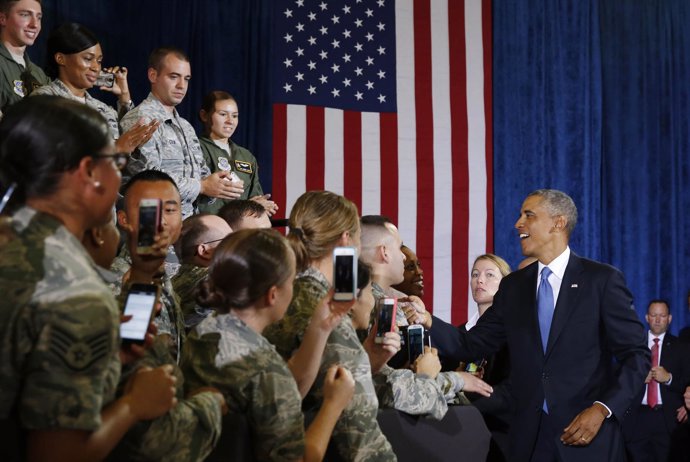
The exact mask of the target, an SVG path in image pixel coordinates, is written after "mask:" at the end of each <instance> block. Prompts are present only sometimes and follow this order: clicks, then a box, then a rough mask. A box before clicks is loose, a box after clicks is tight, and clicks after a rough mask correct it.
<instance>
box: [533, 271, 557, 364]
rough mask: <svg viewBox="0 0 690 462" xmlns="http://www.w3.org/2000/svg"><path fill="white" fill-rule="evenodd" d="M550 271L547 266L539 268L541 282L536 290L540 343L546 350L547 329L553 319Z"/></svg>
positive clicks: (549, 327) (547, 341)
mask: <svg viewBox="0 0 690 462" xmlns="http://www.w3.org/2000/svg"><path fill="white" fill-rule="evenodd" d="M551 273H552V271H551V270H550V269H549V267H548V266H545V267H544V269H543V270H541V283H540V284H539V291H538V292H537V315H538V316H539V330H540V331H541V344H542V347H544V352H546V345H547V344H548V343H549V331H551V320H552V319H553V310H554V307H555V306H554V302H553V289H552V288H551V284H549V275H550V274H551Z"/></svg>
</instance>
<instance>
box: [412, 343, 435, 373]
mask: <svg viewBox="0 0 690 462" xmlns="http://www.w3.org/2000/svg"><path fill="white" fill-rule="evenodd" d="M412 369H413V370H414V371H415V373H417V374H424V375H426V376H428V377H430V378H432V379H435V378H436V376H438V374H439V372H441V360H440V359H438V351H437V350H436V348H429V347H424V354H423V355H421V356H418V357H417V359H416V360H415V362H414V363H412Z"/></svg>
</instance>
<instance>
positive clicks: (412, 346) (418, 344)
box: [407, 324, 424, 364]
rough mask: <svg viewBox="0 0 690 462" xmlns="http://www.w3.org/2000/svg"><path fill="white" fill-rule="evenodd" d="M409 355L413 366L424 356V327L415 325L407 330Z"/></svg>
mask: <svg viewBox="0 0 690 462" xmlns="http://www.w3.org/2000/svg"><path fill="white" fill-rule="evenodd" d="M407 353H408V356H409V358H410V364H413V363H414V362H415V360H416V359H417V357H419V356H421V355H423V354H424V327H423V326H421V325H419V324H413V325H411V326H408V328H407Z"/></svg>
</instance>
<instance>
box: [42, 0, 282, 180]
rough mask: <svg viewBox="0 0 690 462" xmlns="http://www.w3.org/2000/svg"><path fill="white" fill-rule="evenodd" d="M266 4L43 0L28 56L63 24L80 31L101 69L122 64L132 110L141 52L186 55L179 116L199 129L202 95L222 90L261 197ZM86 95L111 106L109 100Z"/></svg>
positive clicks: (267, 126) (267, 141)
mask: <svg viewBox="0 0 690 462" xmlns="http://www.w3.org/2000/svg"><path fill="white" fill-rule="evenodd" d="M272 7H273V2H272V1H271V0H250V1H248V0H198V1H197V0H194V1H189V0H147V1H140V0H138V1H135V0H117V1H74V0H43V29H42V31H41V34H40V36H39V38H38V40H37V41H36V43H35V44H34V46H33V47H31V48H29V54H30V55H31V57H32V59H33V60H34V61H35V62H36V63H37V64H39V65H42V64H43V63H44V60H45V58H46V57H45V42H46V39H47V37H48V35H49V34H50V31H51V30H52V29H54V28H55V27H57V26H59V25H60V24H62V23H63V22H66V21H73V22H79V23H81V24H84V25H85V26H87V27H88V28H90V29H91V30H92V31H93V32H94V33H95V34H96V36H97V37H98V39H99V40H100V42H101V46H102V48H103V55H104V61H103V63H104V65H106V66H112V65H123V66H126V67H127V68H128V70H129V79H128V80H129V85H130V89H131V90H132V98H133V100H134V102H135V104H138V103H139V102H140V101H141V100H142V99H144V98H146V95H147V94H148V92H149V88H150V87H149V83H148V80H147V77H146V68H147V60H148V55H149V53H150V52H151V51H152V50H153V49H154V48H156V47H159V46H165V45H172V46H176V47H179V48H181V49H182V50H184V51H186V52H187V54H188V55H189V58H190V62H191V68H192V80H191V82H190V86H189V90H188V92H187V96H186V98H185V100H184V101H183V102H182V104H180V106H179V107H178V110H179V112H180V113H181V114H182V116H183V117H185V118H186V119H187V120H189V121H190V122H191V123H192V124H194V126H195V128H197V131H198V130H199V129H200V123H199V121H198V113H199V108H200V105H201V100H202V98H203V96H204V95H205V94H206V93H208V92H209V91H212V90H225V91H228V92H230V93H231V94H233V95H234V96H235V97H236V98H237V103H238V105H239V109H240V124H239V126H238V128H237V132H236V133H235V135H234V136H233V140H234V141H235V142H237V143H238V144H240V145H242V146H245V147H247V148H248V149H249V150H250V151H252V152H253V153H254V155H255V156H256V157H257V159H258V162H259V165H260V170H259V172H260V175H261V183H262V186H263V187H264V191H266V192H270V190H271V177H272V175H271V162H272V158H273V154H272V151H271V138H272V132H271V126H272V108H271V101H270V88H271V87H270V81H269V79H270V75H269V74H268V73H267V72H263V71H260V70H262V69H269V66H268V63H269V59H270V54H271V41H270V30H271V17H272V15H271V9H272ZM92 94H93V95H94V96H96V97H97V98H100V99H102V100H104V101H107V102H111V103H114V101H115V99H114V98H112V96H111V95H109V94H101V92H99V91H98V90H92Z"/></svg>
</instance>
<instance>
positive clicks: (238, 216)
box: [218, 199, 266, 231]
mask: <svg viewBox="0 0 690 462" xmlns="http://www.w3.org/2000/svg"><path fill="white" fill-rule="evenodd" d="M264 213H266V209H265V208H264V206H263V205H261V204H259V203H258V202H256V201H252V200H249V199H243V200H234V201H230V202H228V203H227V204H225V205H224V206H223V207H222V208H221V209H220V210H219V211H218V216H219V217H221V218H222V219H223V220H225V221H226V222H227V223H228V225H229V226H230V228H232V229H233V231H234V230H235V228H236V227H238V226H237V225H239V223H240V221H242V219H243V218H244V217H249V216H253V217H260V216H261V215H263V214H264Z"/></svg>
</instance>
